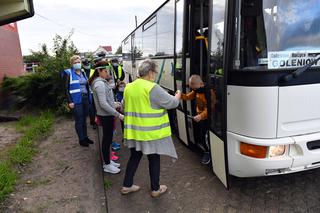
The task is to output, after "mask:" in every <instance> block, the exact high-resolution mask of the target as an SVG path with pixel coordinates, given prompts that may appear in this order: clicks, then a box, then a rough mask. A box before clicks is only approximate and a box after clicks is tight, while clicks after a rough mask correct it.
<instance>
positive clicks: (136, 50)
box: [133, 27, 143, 59]
mask: <svg viewBox="0 0 320 213" xmlns="http://www.w3.org/2000/svg"><path fill="white" fill-rule="evenodd" d="M133 55H134V59H137V58H141V57H142V55H143V51H142V27H139V28H138V29H136V31H135V32H134V47H133Z"/></svg>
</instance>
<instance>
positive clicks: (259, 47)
mask: <svg viewBox="0 0 320 213" xmlns="http://www.w3.org/2000/svg"><path fill="white" fill-rule="evenodd" d="M238 4H239V2H238ZM235 12H236V15H235V17H236V20H235V27H236V29H235V31H234V32H235V40H236V42H234V44H235V45H236V46H235V48H234V49H236V52H235V53H234V54H235V55H234V64H233V65H234V68H235V69H254V70H258V69H259V70H261V69H262V70H263V69H266V66H264V65H267V63H268V59H267V46H266V31H265V27H264V19H263V12H262V0H243V1H242V3H241V5H237V10H236V11H235ZM259 66H261V67H259ZM257 67H258V68H257Z"/></svg>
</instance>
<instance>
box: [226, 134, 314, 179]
mask: <svg viewBox="0 0 320 213" xmlns="http://www.w3.org/2000/svg"><path fill="white" fill-rule="evenodd" d="M227 135H228V165H229V174H231V175H234V176H237V177H256V176H268V175H280V174H287V173H293V172H299V171H304V170H309V169H314V168H318V167H320V146H319V149H318V148H317V147H318V146H317V145H315V146H314V149H312V150H310V143H309V142H312V141H317V140H320V133H314V134H309V135H303V136H293V137H287V138H279V139H257V138H249V137H245V136H242V135H238V134H234V133H231V132H228V134H227ZM241 142H245V143H249V144H253V145H260V146H275V145H286V151H285V153H284V154H283V155H281V156H277V157H269V156H267V157H266V158H253V157H249V156H246V155H243V154H241V153H240V143H241ZM308 143H309V148H308V145H307V144H308ZM319 144H320V142H319Z"/></svg>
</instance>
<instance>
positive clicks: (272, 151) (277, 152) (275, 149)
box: [269, 145, 286, 158]
mask: <svg viewBox="0 0 320 213" xmlns="http://www.w3.org/2000/svg"><path fill="white" fill-rule="evenodd" d="M285 151H286V145H277V146H270V147H269V157H271V158H272V157H277V156H281V155H283V154H284V153H285Z"/></svg>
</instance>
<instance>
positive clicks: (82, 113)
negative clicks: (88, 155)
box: [73, 97, 89, 141]
mask: <svg viewBox="0 0 320 213" xmlns="http://www.w3.org/2000/svg"><path fill="white" fill-rule="evenodd" d="M88 113H89V100H88V97H82V103H81V104H75V105H74V109H73V115H74V120H75V125H74V126H75V129H76V132H77V135H78V138H79V141H81V140H84V139H85V138H87V137H88V135H87V121H86V120H87V116H88Z"/></svg>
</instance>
